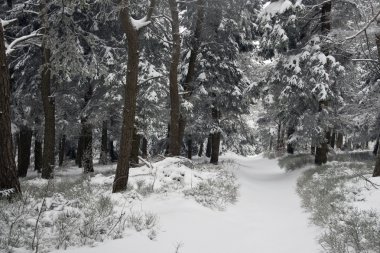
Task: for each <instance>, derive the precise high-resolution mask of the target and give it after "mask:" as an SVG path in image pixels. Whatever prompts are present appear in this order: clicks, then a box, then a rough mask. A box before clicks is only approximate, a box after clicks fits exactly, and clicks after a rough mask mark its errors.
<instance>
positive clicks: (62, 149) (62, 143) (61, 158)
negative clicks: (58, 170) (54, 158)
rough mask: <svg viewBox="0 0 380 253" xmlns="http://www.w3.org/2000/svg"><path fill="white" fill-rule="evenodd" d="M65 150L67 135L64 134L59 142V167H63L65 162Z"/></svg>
mask: <svg viewBox="0 0 380 253" xmlns="http://www.w3.org/2000/svg"><path fill="white" fill-rule="evenodd" d="M65 148H66V135H65V134H63V135H62V136H61V138H60V142H59V159H58V165H59V166H60V167H61V166H62V165H63V161H64V160H65Z"/></svg>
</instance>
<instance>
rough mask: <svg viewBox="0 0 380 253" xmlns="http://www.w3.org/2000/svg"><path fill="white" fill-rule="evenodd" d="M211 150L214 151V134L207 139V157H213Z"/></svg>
mask: <svg viewBox="0 0 380 253" xmlns="http://www.w3.org/2000/svg"><path fill="white" fill-rule="evenodd" d="M211 149H212V134H209V135H208V138H207V146H206V157H208V158H210V157H211Z"/></svg>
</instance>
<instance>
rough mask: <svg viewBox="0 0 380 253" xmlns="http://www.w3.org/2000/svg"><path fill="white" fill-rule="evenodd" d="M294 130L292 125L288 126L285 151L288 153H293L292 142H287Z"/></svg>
mask: <svg viewBox="0 0 380 253" xmlns="http://www.w3.org/2000/svg"><path fill="white" fill-rule="evenodd" d="M294 132H295V129H294V127H288V144H287V147H286V151H287V153H288V154H291V155H292V154H294V144H293V143H290V142H289V139H290V138H291V137H292V135H293V134H294Z"/></svg>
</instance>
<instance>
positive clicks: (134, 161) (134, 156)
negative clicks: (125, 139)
mask: <svg viewBox="0 0 380 253" xmlns="http://www.w3.org/2000/svg"><path fill="white" fill-rule="evenodd" d="M140 139H141V136H140V135H138V134H137V129H136V128H134V130H133V140H132V151H131V165H132V166H136V165H138V164H139V151H140Z"/></svg>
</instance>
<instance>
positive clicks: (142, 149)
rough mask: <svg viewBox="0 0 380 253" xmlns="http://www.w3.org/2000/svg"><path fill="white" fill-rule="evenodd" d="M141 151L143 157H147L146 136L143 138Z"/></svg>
mask: <svg viewBox="0 0 380 253" xmlns="http://www.w3.org/2000/svg"><path fill="white" fill-rule="evenodd" d="M141 152H142V157H143V158H144V159H146V158H147V157H148V140H147V139H146V138H145V136H144V137H143V138H142V145H141Z"/></svg>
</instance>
